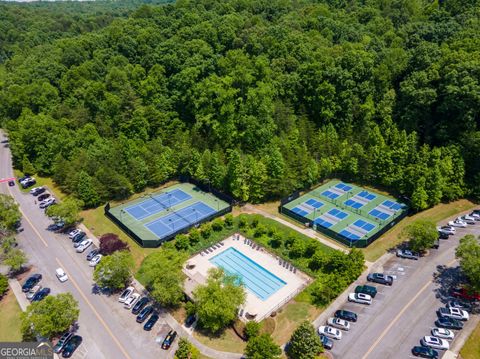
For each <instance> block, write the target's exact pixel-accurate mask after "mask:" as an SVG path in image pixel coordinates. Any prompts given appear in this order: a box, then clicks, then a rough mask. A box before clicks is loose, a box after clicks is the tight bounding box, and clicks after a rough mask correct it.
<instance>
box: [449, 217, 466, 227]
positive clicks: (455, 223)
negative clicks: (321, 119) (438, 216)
mask: <svg viewBox="0 0 480 359" xmlns="http://www.w3.org/2000/svg"><path fill="white" fill-rule="evenodd" d="M448 225H449V226H452V227H458V228H466V227H467V223H465V222H464V221H461V220H458V219H456V220H454V221H450V222H448Z"/></svg>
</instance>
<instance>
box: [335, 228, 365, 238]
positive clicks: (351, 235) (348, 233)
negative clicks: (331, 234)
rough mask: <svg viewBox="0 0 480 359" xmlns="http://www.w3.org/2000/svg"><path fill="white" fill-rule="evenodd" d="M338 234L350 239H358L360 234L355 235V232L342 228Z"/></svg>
mask: <svg viewBox="0 0 480 359" xmlns="http://www.w3.org/2000/svg"><path fill="white" fill-rule="evenodd" d="M340 234H341V235H342V236H344V237H346V238H348V239H351V240H354V241H356V240H359V239H360V236H357V235H356V234H354V233H350V232H349V231H348V230H346V229H344V230H342V231H341V232H340Z"/></svg>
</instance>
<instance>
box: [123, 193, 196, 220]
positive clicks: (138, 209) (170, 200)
mask: <svg viewBox="0 0 480 359" xmlns="http://www.w3.org/2000/svg"><path fill="white" fill-rule="evenodd" d="M191 198H192V196H190V195H189V194H188V193H185V192H183V191H182V190H181V189H175V190H173V191H170V192H164V193H162V194H159V195H156V196H153V197H151V198H149V199H147V200H145V201H143V202H141V203H138V204H135V205H133V206H130V207H127V208H125V212H127V213H129V214H130V215H131V216H132V217H133V218H135V219H136V220H137V221H139V220H142V219H144V218H147V217H149V216H151V215H152V214H155V213H159V212H162V211H164V210H166V209H167V208H170V207H172V206H175V205H177V204H179V203H182V202H185V201H188V200H189V199H191Z"/></svg>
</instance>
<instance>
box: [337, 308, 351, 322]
mask: <svg viewBox="0 0 480 359" xmlns="http://www.w3.org/2000/svg"><path fill="white" fill-rule="evenodd" d="M334 317H335V318H340V319H343V320H348V321H349V322H356V321H357V314H356V313H354V312H350V311H349V310H337V311H336V312H335V314H334Z"/></svg>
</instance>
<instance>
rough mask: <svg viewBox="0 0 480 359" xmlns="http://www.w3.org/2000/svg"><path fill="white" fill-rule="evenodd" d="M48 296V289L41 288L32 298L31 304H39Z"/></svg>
mask: <svg viewBox="0 0 480 359" xmlns="http://www.w3.org/2000/svg"><path fill="white" fill-rule="evenodd" d="M49 294H50V288H42V289H40V290H39V291H38V292H37V293H36V294H35V295H34V296H33V298H32V302H40V301H41V300H42V299H44V298H45V297H46V296H47V295H49Z"/></svg>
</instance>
